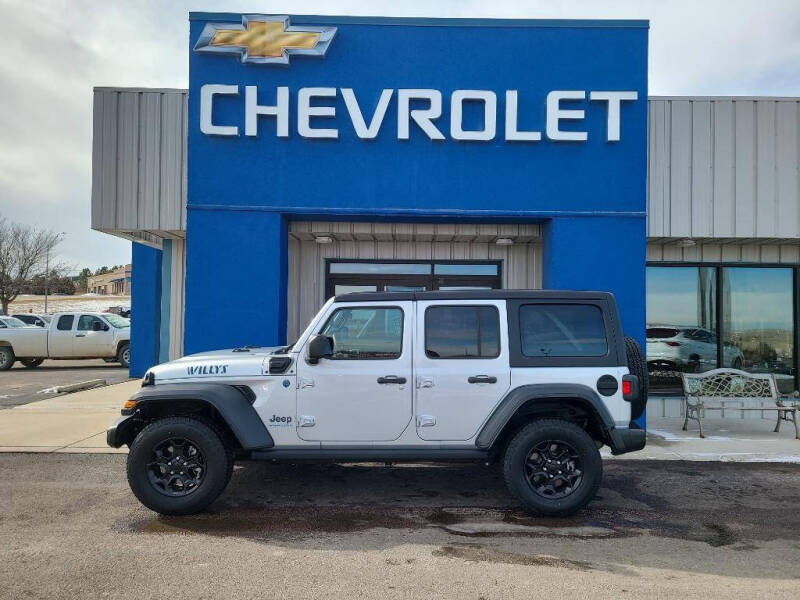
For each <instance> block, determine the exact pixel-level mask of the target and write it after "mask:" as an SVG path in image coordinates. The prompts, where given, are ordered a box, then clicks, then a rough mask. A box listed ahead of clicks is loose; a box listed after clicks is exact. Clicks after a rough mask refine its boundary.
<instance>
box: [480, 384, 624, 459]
mask: <svg viewBox="0 0 800 600" xmlns="http://www.w3.org/2000/svg"><path fill="white" fill-rule="evenodd" d="M559 398H564V399H567V398H569V399H577V400H580V401H583V402H584V403H585V404H586V405H587V407H588V408H589V409H590V410H592V411H593V412H594V414H595V415H596V416H597V417H598V418H599V419H600V424H601V425H602V427H603V429H604V433H605V434H606V439H605V440H604V441H605V442H607V443H609V444H610V445H611V444H613V443H614V441H613V438H614V436H613V435H612V431H613V430H614V427H615V424H614V419H612V418H611V413H609V412H608V408H606V405H605V403H604V402H603V400H602V399H601V398H600V396H599V395H598V394H597V392H595V391H594V390H593V389H592V388H590V387H588V386H585V385H580V384H577V383H542V384H531V385H521V386H519V387H517V388H514V389H513V390H511V391H510V392H508V393H507V394H506V395H505V396H504V397H503V399H502V400H501V401H500V403H499V404H498V405H497V408H495V409H494V412H492V415H491V416H490V417H489V419H488V420H487V421H486V423H485V424H484V425H483V427H482V428H481V430H480V432H479V433H478V437H477V438H476V439H475V445H476V446H477V447H478V448H481V449H487V448H490V447H491V446H492V444H494V442H495V440H497V437H498V436H499V435H500V432H502V431H503V428H504V427H505V426H506V425H507V424H508V422H509V421H510V420H511V417H513V416H514V414H515V413H516V412H517V410H518V409H519V408H520V407H521V406H522V405H523V404H525V403H526V402H529V401H531V400H534V401H535V400H537V399H538V400H553V399H559ZM612 449H613V446H612Z"/></svg>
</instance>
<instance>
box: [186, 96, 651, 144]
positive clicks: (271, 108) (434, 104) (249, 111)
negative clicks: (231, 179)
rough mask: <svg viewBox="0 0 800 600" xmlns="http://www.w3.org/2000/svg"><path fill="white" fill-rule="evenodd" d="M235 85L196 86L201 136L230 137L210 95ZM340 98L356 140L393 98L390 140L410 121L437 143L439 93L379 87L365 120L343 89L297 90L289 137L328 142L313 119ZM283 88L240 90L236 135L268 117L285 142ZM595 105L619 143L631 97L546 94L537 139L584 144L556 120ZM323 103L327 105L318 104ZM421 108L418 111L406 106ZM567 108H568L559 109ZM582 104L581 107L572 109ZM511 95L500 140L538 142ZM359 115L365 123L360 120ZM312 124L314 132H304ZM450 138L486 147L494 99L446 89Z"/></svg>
mask: <svg viewBox="0 0 800 600" xmlns="http://www.w3.org/2000/svg"><path fill="white" fill-rule="evenodd" d="M240 92H241V90H240V87H239V86H238V85H223V84H205V85H203V86H202V87H201V88H200V131H202V132H203V133H204V134H206V135H220V136H238V135H240V128H239V125H235V124H229V123H226V124H222V123H217V122H215V120H214V110H213V108H214V99H215V97H216V96H220V95H226V96H239V95H240ZM339 95H341V97H342V99H343V100H344V104H345V107H346V109H347V114H348V116H349V119H350V125H351V126H352V128H353V129H354V130H355V132H356V135H357V136H358V137H359V138H361V139H364V140H371V139H374V138H376V137H377V136H378V132H379V131H380V129H381V126H382V125H383V123H384V118H385V116H386V112H387V109H388V108H389V104H390V103H391V102H392V100H393V99H395V98H396V100H395V102H396V103H397V139H399V140H407V139H409V128H410V125H411V122H412V121H413V122H414V123H415V124H416V125H417V126H418V127H419V128H420V129H421V130H422V131H423V132H425V134H426V135H427V136H428V137H429V138H430V139H432V140H443V139H445V135H444V134H443V133H442V129H443V127H442V124H441V123H438V122H437V120H438V119H439V118H440V117H441V116H442V92H441V91H439V90H435V89H399V90H393V89H384V90H383V91H382V92H381V95H380V98H379V100H378V103H377V105H376V106H375V107H374V108H373V109H372V110H371V114H368V115H365V114H364V111H363V110H362V106H361V103H359V101H358V100H357V99H356V95H355V92H354V91H353V90H352V89H351V88H338V89H337V88H332V87H304V88H300V89H299V90H298V91H297V97H296V103H297V111H296V115H297V133H298V134H299V135H300V136H301V137H304V138H317V139H331V138H333V139H335V138H338V137H339V129H338V128H336V127H332V126H330V125H331V124H329V126H328V127H321V126H319V120H321V119H335V118H336V107H335V106H332V105H331V104H332V103H333V102H334V101H335V99H336V98H337V96H339ZM289 96H290V94H289V88H288V87H278V88H275V95H274V98H275V102H274V103H271V104H259V103H258V88H257V87H256V86H251V85H247V86H244V135H246V136H250V137H255V136H257V135H258V120H259V117H262V116H263V117H270V118H274V119H275V121H276V125H277V126H276V129H275V131H276V135H277V137H279V138H288V137H289ZM587 97H588V101H589V102H598V103H601V104H602V105H603V106H604V107H605V110H606V132H605V139H606V141H608V142H617V141H619V140H620V135H621V132H620V112H621V105H622V103H623V102H630V101H634V100H637V98H638V94H637V93H636V92H635V91H590V92H588V93H587V92H586V91H585V90H554V91H551V92H549V93H548V94H547V97H546V99H545V107H546V110H545V134H546V136H547V139H549V140H552V141H558V142H563V141H566V142H584V141H586V140H587V139H588V136H589V134H588V132H586V131H579V130H563V129H561V122H562V121H580V120H582V119H583V118H584V116H585V110H584V108H585V102H586V101H587ZM321 101H322V102H325V101H327V103H328V105H327V106H323V105H320V104H319V103H320V102H321ZM412 101H413V102H414V106H419V103H423V104H424V105H425V107H424V108H412ZM465 102H478V103H481V104H482V106H483V115H484V118H483V125H482V128H481V129H464V127H463V118H462V115H463V105H464V103H465ZM564 102H568V103H570V105H569V106H571V107H570V108H567V107H565V106H564V105H563V104H562V103H564ZM579 102H583V103H584V104H578V103H579ZM518 103H519V93H518V91H517V90H506V91H505V118H504V139H505V140H506V141H509V142H511V141H513V142H538V141H539V140H541V139H542V132H541V131H520V130H519V128H518V126H517V122H518V121H517V110H518ZM367 116H368V117H369V118H368V119H367ZM312 119H317V120H318V121H317V123H318V125H317V126H312ZM450 137H451V138H452V139H454V140H474V141H484V142H488V141H490V140H493V139H495V137H497V94H495V92H493V91H490V90H454V91H453V93H452V94H451V95H450Z"/></svg>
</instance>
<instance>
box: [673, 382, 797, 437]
mask: <svg viewBox="0 0 800 600" xmlns="http://www.w3.org/2000/svg"><path fill="white" fill-rule="evenodd" d="M681 379H682V380H683V393H684V420H683V430H684V431H686V429H687V425H688V423H689V419H692V420H693V421H697V424H698V426H699V427H700V437H701V438H704V437H706V436H705V435H704V434H703V422H702V418H703V417H704V414H705V411H707V410H720V411H722V416H723V417H725V411H726V410H735V411H745V410H750V411H752V410H760V411H767V410H774V411H777V413H778V419H777V422H776V423H775V429H774V431H775V432H778V431H780V428H781V421H791V422H792V423H794V432H795V437H796V438H797V439H800V429H798V427H797V411H798V408H799V407H798V406H796V405H790V406H787V405H785V404H784V403H783V402H782V401H781V399H782V397H781V395H780V393H779V392H778V386H777V385H776V383H775V377H774V376H773V375H771V374H762V373H745V372H744V371H738V370H736V369H714V370H713V371H706V372H705V373H682V374H681ZM785 400H790V398H785Z"/></svg>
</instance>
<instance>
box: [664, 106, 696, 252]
mask: <svg viewBox="0 0 800 600" xmlns="http://www.w3.org/2000/svg"><path fill="white" fill-rule="evenodd" d="M669 134H670V152H669V155H668V156H669V160H670V163H671V168H670V171H669V175H670V177H669V188H670V204H669V227H670V235H672V236H681V237H689V236H691V217H692V180H691V169H692V166H691V165H692V162H691V161H692V107H691V103H690V102H689V101H688V100H681V101H675V102H673V103H672V118H671V119H670V127H669Z"/></svg>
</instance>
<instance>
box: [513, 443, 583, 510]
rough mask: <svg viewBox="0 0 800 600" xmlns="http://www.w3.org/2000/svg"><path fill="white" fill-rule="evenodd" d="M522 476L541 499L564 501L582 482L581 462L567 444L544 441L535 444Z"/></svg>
mask: <svg viewBox="0 0 800 600" xmlns="http://www.w3.org/2000/svg"><path fill="white" fill-rule="evenodd" d="M525 477H526V479H527V480H528V484H529V485H530V486H531V489H532V490H533V491H534V492H536V493H537V494H539V495H540V496H542V497H543V498H566V497H567V496H569V495H570V494H572V493H573V492H575V490H577V489H578V488H579V487H580V485H581V482H582V481H583V461H582V460H581V457H580V455H579V454H578V452H577V451H576V450H575V448H573V447H572V446H571V445H570V444H568V443H566V442H564V441H560V440H547V441H544V442H541V443H539V444H536V446H535V447H534V448H533V450H531V452H530V454H528V456H527V458H526V459H525Z"/></svg>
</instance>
